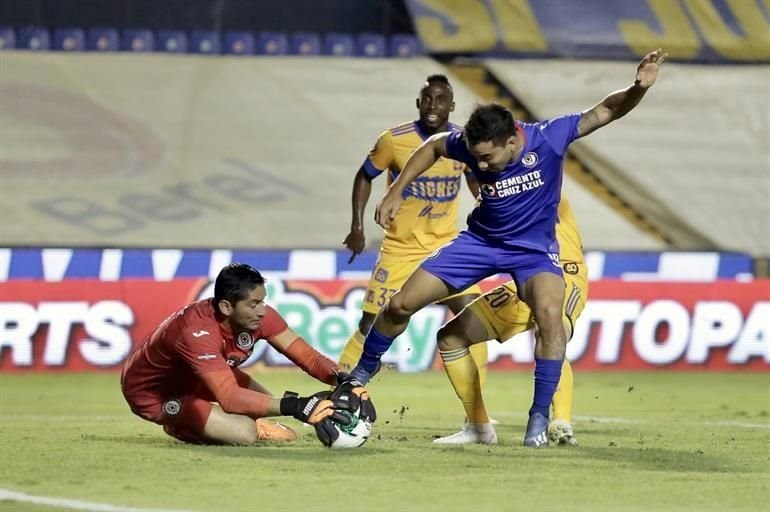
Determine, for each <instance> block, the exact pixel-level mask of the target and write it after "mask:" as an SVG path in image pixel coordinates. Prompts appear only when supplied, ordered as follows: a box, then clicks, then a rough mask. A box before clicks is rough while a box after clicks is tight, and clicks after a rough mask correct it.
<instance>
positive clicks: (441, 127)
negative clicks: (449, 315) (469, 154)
mask: <svg viewBox="0 0 770 512" xmlns="http://www.w3.org/2000/svg"><path fill="white" fill-rule="evenodd" d="M453 98H454V94H453V92H452V86H451V84H450V83H449V80H448V79H447V77H446V76H444V75H438V74H437V75H431V76H429V77H428V78H427V79H426V81H425V83H424V84H423V86H422V88H421V89H420V96H419V98H417V110H418V111H419V114H420V118H419V119H418V120H417V121H410V122H408V123H403V124H400V125H398V126H396V127H394V128H390V129H388V130H385V131H384V132H382V134H381V135H380V137H379V139H377V143H376V144H375V145H374V148H372V150H371V151H370V152H369V155H368V156H367V158H366V160H364V163H363V165H362V166H361V168H360V169H359V170H358V173H357V174H356V177H355V180H354V182H353V220H352V222H351V225H350V233H349V234H348V236H347V237H346V238H345V241H344V242H343V243H344V244H345V246H346V247H347V248H348V249H350V250H351V251H352V254H351V256H350V260H349V263H350V262H352V261H353V259H354V258H355V257H356V255H358V254H359V253H361V251H362V250H363V249H364V246H365V244H366V238H365V236H364V227H363V215H364V209H365V208H366V203H367V201H368V200H369V195H370V193H371V190H372V180H373V179H374V178H376V177H377V176H379V175H380V174H382V173H383V172H385V173H387V178H388V184H390V183H391V182H392V181H393V179H395V177H396V176H398V173H400V172H401V169H403V167H404V165H405V164H406V161H407V160H408V159H409V157H410V156H411V155H412V153H413V152H414V151H415V150H416V149H417V148H418V147H420V145H421V144H422V143H423V141H424V140H425V139H427V138H428V137H430V136H431V135H433V134H434V133H439V132H445V131H450V130H455V129H459V127H456V126H455V125H453V124H451V123H450V122H449V114H450V112H452V111H453V110H454V106H455V104H454V99H453ZM463 175H465V177H466V181H467V184H468V188H469V189H470V191H471V193H472V194H473V197H477V196H478V194H479V187H478V184H477V183H476V181H475V179H473V176H472V174H470V173H469V172H468V171H467V169H466V167H465V165H464V164H461V163H459V162H456V161H454V160H449V159H446V158H441V159H439V161H438V162H436V164H435V165H434V166H433V167H431V168H430V169H429V170H428V171H426V172H425V173H424V174H423V175H422V176H420V177H419V178H418V179H417V180H415V181H414V183H412V184H411V185H410V186H409V188H408V189H407V191H406V192H405V196H406V197H405V200H404V203H403V206H402V207H401V210H399V212H398V215H397V216H396V218H395V220H394V221H393V223H391V225H390V227H389V228H388V229H387V230H386V231H385V238H384V240H383V242H382V247H381V248H380V254H379V258H378V259H377V263H376V264H375V267H374V270H373V271H372V277H371V279H370V281H369V287H368V288H367V290H366V296H365V298H364V304H363V315H362V316H361V321H360V322H359V324H358V330H357V331H356V332H355V333H354V334H353V336H352V337H351V338H350V340H348V343H347V345H345V348H344V349H343V351H342V355H341V356H340V362H339V364H340V367H341V368H342V369H343V370H345V371H350V369H351V368H352V367H353V366H355V364H356V363H357V362H358V359H359V358H360V356H361V352H362V350H363V343H364V337H365V336H366V333H367V332H369V328H370V327H371V325H372V322H373V321H374V317H375V316H376V315H377V312H379V310H380V308H381V307H382V306H384V305H385V303H386V302H387V301H388V299H389V298H390V296H391V295H393V293H395V292H396V291H397V290H398V289H400V288H401V285H402V284H404V282H405V281H406V278H407V277H409V275H410V274H411V273H412V271H413V270H414V269H416V268H417V267H418V266H419V264H420V263H422V261H423V260H424V259H425V258H427V257H428V256H429V255H430V254H431V253H433V252H434V251H435V250H436V249H438V248H439V247H441V246H442V245H444V244H446V243H447V242H449V241H451V240H453V239H454V238H455V237H456V236H457V209H458V205H459V192H460V181H461V178H462V177H463ZM480 293H481V289H480V288H479V287H478V286H477V285H474V286H471V287H470V288H467V289H466V290H463V291H462V292H460V293H458V294H457V295H453V296H451V297H449V298H447V299H446V300H444V301H442V304H444V305H446V306H447V307H448V308H449V309H450V310H451V311H452V312H453V313H455V314H456V313H458V312H460V311H461V310H462V308H463V307H465V306H466V305H468V304H470V303H471V302H472V301H473V300H474V299H476V298H477V297H478V296H479V294H480ZM479 350H480V351H483V354H481V357H480V358H479V361H480V363H479V364H480V366H481V372H482V378H483V372H484V369H485V368H486V361H487V354H486V345H483V346H479ZM475 352H476V351H474V355H475Z"/></svg>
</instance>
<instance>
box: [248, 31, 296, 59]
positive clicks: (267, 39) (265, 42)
mask: <svg viewBox="0 0 770 512" xmlns="http://www.w3.org/2000/svg"><path fill="white" fill-rule="evenodd" d="M255 51H256V53H257V55H286V54H287V53H288V52H289V39H288V38H287V37H286V34H284V33H283V32H260V33H259V35H258V36H257V46H256V48H255Z"/></svg>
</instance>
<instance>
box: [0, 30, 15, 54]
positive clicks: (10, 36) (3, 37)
mask: <svg viewBox="0 0 770 512" xmlns="http://www.w3.org/2000/svg"><path fill="white" fill-rule="evenodd" d="M14 48H16V33H15V32H14V31H13V28H11V27H0V51H3V50H13V49H14Z"/></svg>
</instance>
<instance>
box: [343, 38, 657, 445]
mask: <svg viewBox="0 0 770 512" xmlns="http://www.w3.org/2000/svg"><path fill="white" fill-rule="evenodd" d="M665 57H666V54H664V53H663V51H662V50H661V49H658V50H655V51H654V52H651V53H649V54H647V55H646V56H645V57H644V58H643V59H642V61H641V63H640V64H639V65H638V67H637V69H636V77H635V81H634V83H633V84H632V85H630V86H628V87H626V88H625V89H621V90H619V91H615V92H613V93H611V94H610V95H608V96H607V97H606V98H604V99H603V100H602V101H601V102H600V103H598V104H597V105H595V106H594V107H593V108H591V109H589V110H586V111H584V112H582V113H578V114H571V115H566V116H563V117H557V118H554V119H550V120H547V121H543V122H540V123H534V124H526V123H520V122H517V121H515V120H514V118H513V115H512V113H511V112H510V110H508V109H506V108H505V107H503V106H502V105H497V104H490V105H480V106H477V107H476V109H475V110H474V111H473V113H472V114H471V116H470V118H469V119H468V123H467V124H466V125H465V128H464V130H463V131H462V132H453V133H441V134H436V135H433V136H432V137H430V138H429V139H428V140H426V141H425V142H424V143H423V144H422V146H420V148H419V149H418V150H417V151H416V152H415V153H414V154H413V155H412V157H411V158H410V159H409V161H408V162H407V164H406V166H405V167H404V169H403V170H402V172H401V173H400V174H399V176H398V178H397V179H396V180H395V181H394V182H393V184H392V185H391V187H390V189H389V190H388V192H387V194H386V195H385V197H384V198H383V200H382V201H381V202H380V204H379V205H378V206H377V210H376V212H375V220H376V221H377V223H378V224H380V225H381V226H382V227H384V228H386V229H387V228H388V227H389V226H390V224H391V222H392V221H393V219H394V218H395V216H396V214H397V213H398V211H399V208H400V206H401V203H402V201H403V192H404V190H405V189H406V187H407V186H408V185H409V184H410V183H411V182H412V181H414V180H415V178H417V177H418V176H419V175H421V174H422V173H423V172H425V171H426V170H427V169H429V168H430V167H431V166H432V165H433V164H434V163H435V162H436V161H437V160H438V159H439V158H441V157H445V158H451V159H453V160H457V161H459V162H463V163H465V164H466V165H468V167H469V168H470V169H471V170H472V171H473V173H474V175H475V176H476V179H477V181H478V183H479V185H480V189H481V200H480V202H479V203H478V204H477V206H476V208H475V209H474V210H473V212H472V213H471V214H470V216H469V217H468V229H466V230H465V231H463V232H461V233H460V235H459V236H458V237H457V238H456V239H455V240H453V241H452V242H449V243H448V244H446V245H445V246H443V247H442V248H440V249H438V250H437V251H436V252H435V253H433V254H432V255H431V256H429V257H428V258H427V259H426V260H425V261H424V262H423V263H422V264H421V265H420V267H419V268H418V269H417V270H415V271H414V273H413V274H412V275H411V276H410V277H409V279H408V280H407V281H406V283H404V286H403V287H402V288H401V290H399V291H398V292H396V293H395V294H394V295H393V296H392V297H391V299H390V301H389V302H388V303H387V304H386V305H385V307H384V308H383V309H382V310H381V311H380V313H378V315H377V317H376V319H375V322H374V325H373V326H372V328H371V330H370V331H369V334H368V335H367V336H366V340H365V342H364V351H363V354H362V355H361V358H360V359H359V361H358V364H357V365H356V367H355V368H354V369H353V371H352V372H351V378H352V379H356V380H358V381H360V382H361V383H364V384H365V383H366V382H368V380H369V378H370V377H371V375H372V373H373V372H374V371H375V370H376V368H377V366H378V364H379V361H380V358H381V357H382V354H384V353H385V352H386V351H387V349H388V348H389V347H390V345H391V344H392V342H393V340H394V339H395V338H396V337H397V336H398V335H399V334H401V333H402V332H403V331H404V330H405V329H406V326H407V324H408V323H409V319H410V318H411V316H412V315H413V314H415V313H416V312H417V311H419V310H420V309H422V308H423V307H425V306H427V305H429V304H432V303H434V302H438V301H441V300H442V299H444V298H446V297H448V296H449V295H452V294H453V293H456V292H457V291H458V290H462V289H464V288H466V287H468V286H469V285H471V284H473V283H476V282H478V281H480V280H482V279H484V278H485V277H488V276H491V275H494V274H498V273H509V274H510V275H511V276H512V277H513V280H514V281H515V283H516V288H517V290H518V291H519V296H520V298H521V299H522V300H523V301H524V302H525V303H526V304H527V305H528V306H529V307H530V308H531V310H532V311H533V313H534V317H535V323H536V326H537V329H536V335H535V337H536V343H535V377H534V380H535V390H534V398H533V402H532V407H531V408H530V410H529V421H528V422H527V431H526V434H525V436H524V445H525V446H530V447H538V446H542V445H546V444H548V437H547V433H546V431H547V428H548V416H549V406H550V404H551V400H552V398H553V395H554V392H555V390H556V386H557V384H558V382H559V378H560V376H561V368H562V361H563V359H564V352H565V348H566V344H567V338H566V334H565V329H564V326H563V323H562V318H563V307H564V294H565V291H564V287H565V285H564V279H563V277H562V268H561V265H560V262H559V247H558V243H557V242H556V235H555V228H556V220H557V213H556V212H557V208H558V205H559V198H560V192H561V182H562V167H563V163H564V156H565V153H566V150H567V146H569V144H570V143H571V142H572V141H574V140H575V139H577V138H580V137H584V136H586V135H588V134H589V133H591V132H593V131H595V130H597V129H599V128H601V127H602V126H605V125H607V124H609V123H611V122H612V121H614V120H616V119H619V118H621V117H623V116H624V115H625V114H627V113H628V112H629V111H631V110H632V109H633V108H634V107H635V106H636V105H637V104H639V102H640V101H641V99H642V97H643V96H644V95H645V93H646V92H647V90H648V89H649V88H650V87H651V86H652V85H653V84H654V83H655V80H656V78H657V76H658V70H659V67H660V65H661V64H662V63H663V61H664V60H665Z"/></svg>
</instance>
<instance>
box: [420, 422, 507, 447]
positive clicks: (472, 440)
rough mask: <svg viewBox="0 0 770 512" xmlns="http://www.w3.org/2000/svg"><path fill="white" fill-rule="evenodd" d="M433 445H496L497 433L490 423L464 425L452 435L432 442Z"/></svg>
mask: <svg viewBox="0 0 770 512" xmlns="http://www.w3.org/2000/svg"><path fill="white" fill-rule="evenodd" d="M433 443H434V444H497V432H495V428H494V427H493V426H492V425H491V424H490V423H466V424H465V426H464V427H463V429H462V430H461V431H459V432H456V433H454V434H452V435H449V436H445V437H439V438H438V439H434V440H433Z"/></svg>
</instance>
